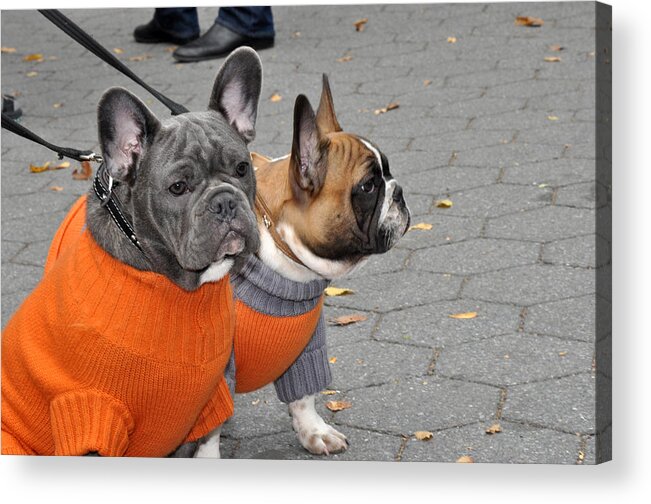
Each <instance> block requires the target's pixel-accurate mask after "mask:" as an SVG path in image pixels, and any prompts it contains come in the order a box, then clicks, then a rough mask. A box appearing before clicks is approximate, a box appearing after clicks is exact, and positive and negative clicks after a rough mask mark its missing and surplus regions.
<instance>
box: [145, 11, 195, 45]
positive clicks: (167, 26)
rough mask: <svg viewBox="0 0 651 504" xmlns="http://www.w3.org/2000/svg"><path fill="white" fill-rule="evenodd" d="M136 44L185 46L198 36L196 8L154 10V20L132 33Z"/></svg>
mask: <svg viewBox="0 0 651 504" xmlns="http://www.w3.org/2000/svg"><path fill="white" fill-rule="evenodd" d="M133 36H134V38H135V39H136V42H143V43H157V42H171V43H174V44H185V43H187V42H190V41H192V40H194V39H196V38H197V37H198V36H199V18H198V16H197V9H196V7H169V8H160V9H156V10H155V12H154V18H153V19H152V20H151V21H150V22H149V23H147V24H145V25H140V26H138V27H137V28H136V29H135V31H134V32H133Z"/></svg>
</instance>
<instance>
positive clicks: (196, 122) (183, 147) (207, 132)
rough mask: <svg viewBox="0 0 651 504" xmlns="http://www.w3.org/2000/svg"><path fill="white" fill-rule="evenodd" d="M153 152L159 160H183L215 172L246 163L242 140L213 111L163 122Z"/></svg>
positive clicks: (184, 115)
mask: <svg viewBox="0 0 651 504" xmlns="http://www.w3.org/2000/svg"><path fill="white" fill-rule="evenodd" d="M156 151H157V153H158V155H159V156H165V157H168V158H170V157H173V158H176V159H185V160H188V161H190V162H192V163H193V164H196V165H197V166H206V167H208V168H211V169H212V170H214V171H215V172H219V169H220V167H221V166H226V165H229V164H231V163H236V162H238V161H242V160H247V159H248V149H247V147H246V144H245V143H244V141H243V140H242V137H241V136H239V135H238V134H237V133H236V132H235V131H234V130H233V128H232V127H231V126H230V125H229V124H228V123H227V122H226V120H225V119H224V118H223V117H222V115H221V114H219V113H217V112H213V111H206V112H199V113H192V114H183V115H179V116H175V117H171V118H169V119H168V120H166V121H165V122H163V124H162V128H161V130H160V133H159V135H158V136H157V138H156ZM162 161H164V160H162ZM213 174H217V173H213Z"/></svg>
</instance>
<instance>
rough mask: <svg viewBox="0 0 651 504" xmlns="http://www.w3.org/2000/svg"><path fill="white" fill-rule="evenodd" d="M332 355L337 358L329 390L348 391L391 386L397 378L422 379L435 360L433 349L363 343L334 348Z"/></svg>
mask: <svg viewBox="0 0 651 504" xmlns="http://www.w3.org/2000/svg"><path fill="white" fill-rule="evenodd" d="M329 355H330V356H331V358H332V357H335V358H336V362H335V363H334V364H331V366H330V368H331V370H332V376H333V380H332V384H331V385H330V387H329V388H332V389H335V390H341V391H344V392H345V391H347V390H351V389H361V388H367V387H370V386H373V385H379V384H383V383H388V382H390V381H392V380H394V379H395V378H397V377H400V378H405V377H409V376H423V375H425V373H426V372H427V370H428V366H429V365H430V363H431V361H432V359H433V358H434V350H432V351H430V352H427V351H425V350H424V349H423V348H418V347H415V346H409V345H403V344H395V343H387V342H380V341H363V342H361V343H354V344H347V345H344V346H338V347H334V348H333V347H331V348H330V351H329Z"/></svg>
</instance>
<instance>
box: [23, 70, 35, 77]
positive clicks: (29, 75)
mask: <svg viewBox="0 0 651 504" xmlns="http://www.w3.org/2000/svg"><path fill="white" fill-rule="evenodd" d="M37 75H38V72H35V71H34V70H32V71H31V72H27V73H26V74H25V77H36V76H37Z"/></svg>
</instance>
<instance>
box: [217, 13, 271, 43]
mask: <svg viewBox="0 0 651 504" xmlns="http://www.w3.org/2000/svg"><path fill="white" fill-rule="evenodd" d="M215 23H218V24H220V25H222V26H225V27H226V28H228V29H229V30H232V31H234V32H235V33H239V34H240V35H243V36H245V37H251V38H273V37H274V36H275V35H276V34H275V32H274V18H273V14H272V13H271V7H221V8H220V9H219V14H218V16H217V19H215Z"/></svg>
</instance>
